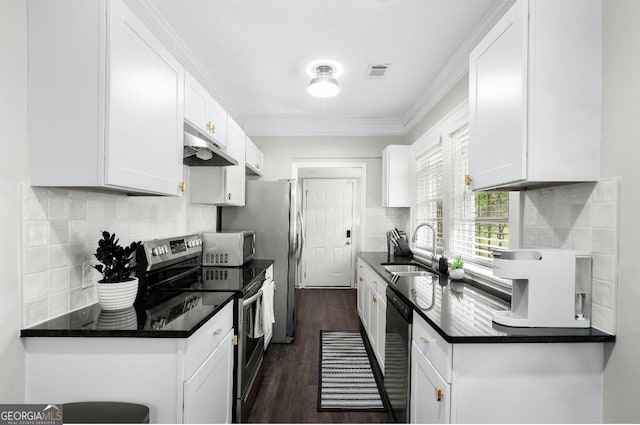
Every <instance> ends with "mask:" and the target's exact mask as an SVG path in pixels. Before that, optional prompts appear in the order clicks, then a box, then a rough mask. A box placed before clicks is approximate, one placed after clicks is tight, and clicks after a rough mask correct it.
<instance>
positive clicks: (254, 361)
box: [136, 234, 265, 422]
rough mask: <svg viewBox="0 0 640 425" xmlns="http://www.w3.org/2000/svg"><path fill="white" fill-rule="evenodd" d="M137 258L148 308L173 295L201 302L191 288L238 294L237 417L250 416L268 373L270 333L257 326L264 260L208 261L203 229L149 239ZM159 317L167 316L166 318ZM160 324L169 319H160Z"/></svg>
mask: <svg viewBox="0 0 640 425" xmlns="http://www.w3.org/2000/svg"><path fill="white" fill-rule="evenodd" d="M136 260H137V265H136V270H137V276H138V279H139V280H140V289H139V293H138V298H137V299H136V304H137V305H139V306H143V307H144V308H145V309H146V308H149V306H152V305H156V304H157V303H159V302H162V301H164V300H167V299H169V298H172V297H175V298H179V297H183V298H184V302H182V303H181V305H183V306H186V307H188V306H189V305H190V303H198V302H200V300H194V299H191V298H189V296H188V294H189V292H212V293H214V292H235V293H236V294H237V297H236V302H235V305H234V313H235V318H234V329H235V330H236V333H237V345H236V349H235V372H236V373H235V380H234V393H235V395H236V399H235V402H234V403H235V406H234V409H233V413H234V415H233V420H234V422H246V420H247V418H248V416H249V412H250V411H251V407H252V405H253V401H254V400H255V397H256V395H257V391H258V389H259V387H260V383H261V382H262V374H263V373H262V366H263V358H264V336H262V334H261V332H256V329H254V325H255V317H256V314H258V311H257V304H258V303H257V301H258V299H259V298H260V297H261V296H262V292H261V287H262V283H263V281H264V277H263V276H261V275H264V270H265V269H264V267H260V265H261V264H262V263H261V262H260V261H259V260H257V261H255V262H254V263H250V264H248V265H245V266H244V267H203V266H202V239H201V237H200V235H197V234H193V235H187V236H180V237H176V238H166V239H155V240H151V241H145V242H143V243H142V245H141V247H140V248H139V250H138V253H137V258H136ZM172 299H173V298H172ZM185 303H186V304H185ZM186 307H185V308H186ZM155 320H160V321H161V320H162V318H160V319H155ZM166 320H169V318H166ZM157 325H158V326H161V325H163V324H162V323H160V322H159V323H157Z"/></svg>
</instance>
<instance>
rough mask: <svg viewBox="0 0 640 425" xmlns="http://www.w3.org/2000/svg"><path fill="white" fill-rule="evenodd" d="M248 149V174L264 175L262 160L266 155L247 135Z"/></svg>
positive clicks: (246, 156) (246, 155)
mask: <svg viewBox="0 0 640 425" xmlns="http://www.w3.org/2000/svg"><path fill="white" fill-rule="evenodd" d="M246 150H247V151H246V154H245V158H246V160H247V163H246V166H247V174H253V175H257V176H262V162H263V159H264V155H263V153H262V151H261V150H260V149H258V147H257V146H256V144H255V143H253V140H251V139H250V138H249V137H247V143H246Z"/></svg>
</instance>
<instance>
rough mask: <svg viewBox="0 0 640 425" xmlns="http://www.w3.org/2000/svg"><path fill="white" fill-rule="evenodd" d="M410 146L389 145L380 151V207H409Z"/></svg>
mask: <svg viewBox="0 0 640 425" xmlns="http://www.w3.org/2000/svg"><path fill="white" fill-rule="evenodd" d="M410 165H411V146H405V145H389V146H387V147H386V148H384V150H383V151H382V206H383V207H409V206H411V193H410V187H411V172H410V168H411V167H410Z"/></svg>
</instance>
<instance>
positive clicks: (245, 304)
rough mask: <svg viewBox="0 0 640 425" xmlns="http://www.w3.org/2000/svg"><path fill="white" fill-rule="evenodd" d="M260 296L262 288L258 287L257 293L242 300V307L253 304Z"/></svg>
mask: <svg viewBox="0 0 640 425" xmlns="http://www.w3.org/2000/svg"><path fill="white" fill-rule="evenodd" d="M261 296H262V289H260V290H259V291H258V293H257V294H255V295H253V296H251V297H249V298H248V299H246V300H244V301H242V307H246V306H248V305H251V304H253V303H254V302H256V301H257V300H258V298H260V297H261Z"/></svg>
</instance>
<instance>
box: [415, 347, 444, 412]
mask: <svg viewBox="0 0 640 425" xmlns="http://www.w3.org/2000/svg"><path fill="white" fill-rule="evenodd" d="M411 358H412V362H411V410H410V412H411V413H410V415H409V417H410V418H411V423H414V424H447V423H449V419H450V417H451V405H450V403H451V401H450V400H451V385H449V384H447V383H446V382H445V380H444V378H442V376H440V374H438V372H437V371H436V369H435V367H433V365H432V364H431V363H430V362H429V360H427V356H425V355H424V354H423V353H422V351H420V350H419V349H418V346H417V345H416V343H415V342H413V343H412V344H411Z"/></svg>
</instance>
